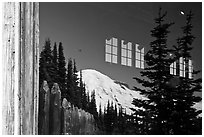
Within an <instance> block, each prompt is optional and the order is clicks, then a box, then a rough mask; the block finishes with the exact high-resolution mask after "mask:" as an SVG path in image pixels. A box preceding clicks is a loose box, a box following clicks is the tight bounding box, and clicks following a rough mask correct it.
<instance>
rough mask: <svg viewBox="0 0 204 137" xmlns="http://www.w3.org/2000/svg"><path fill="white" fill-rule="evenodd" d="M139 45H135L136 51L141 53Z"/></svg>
mask: <svg viewBox="0 0 204 137" xmlns="http://www.w3.org/2000/svg"><path fill="white" fill-rule="evenodd" d="M138 47H139V45H138V44H135V51H137V52H140V50H139V49H138Z"/></svg>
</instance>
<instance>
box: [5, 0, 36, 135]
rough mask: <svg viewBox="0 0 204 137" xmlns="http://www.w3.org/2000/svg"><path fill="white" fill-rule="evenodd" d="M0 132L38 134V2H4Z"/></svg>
mask: <svg viewBox="0 0 204 137" xmlns="http://www.w3.org/2000/svg"><path fill="white" fill-rule="evenodd" d="M2 10H3V19H2V21H3V28H2V30H3V39H2V41H3V44H2V67H3V91H2V96H3V98H2V133H3V134H37V133H38V132H37V131H38V94H39V89H38V88H39V86H38V81H39V78H38V74H39V65H38V64H39V63H38V60H39V3H33V2H29V3H19V2H16V3H14V2H4V3H3V8H2Z"/></svg>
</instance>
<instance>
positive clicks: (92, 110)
mask: <svg viewBox="0 0 204 137" xmlns="http://www.w3.org/2000/svg"><path fill="white" fill-rule="evenodd" d="M90 113H91V114H93V116H94V119H95V120H96V121H97V120H98V119H97V116H98V112H97V107H96V99H95V91H93V92H92V93H91V101H90Z"/></svg>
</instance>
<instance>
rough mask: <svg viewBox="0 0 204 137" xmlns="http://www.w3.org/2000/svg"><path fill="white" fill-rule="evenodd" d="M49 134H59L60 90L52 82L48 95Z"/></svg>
mask: <svg viewBox="0 0 204 137" xmlns="http://www.w3.org/2000/svg"><path fill="white" fill-rule="evenodd" d="M50 114H51V116H50V134H51V135H60V132H61V92H60V89H59V86H58V84H56V83H54V85H53V87H52V89H51V95H50Z"/></svg>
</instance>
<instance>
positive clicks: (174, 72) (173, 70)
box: [170, 61, 176, 75]
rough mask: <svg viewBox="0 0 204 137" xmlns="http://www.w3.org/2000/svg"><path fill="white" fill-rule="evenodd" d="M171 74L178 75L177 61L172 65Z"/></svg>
mask: <svg viewBox="0 0 204 137" xmlns="http://www.w3.org/2000/svg"><path fill="white" fill-rule="evenodd" d="M170 74H172V75H176V61H175V62H173V63H172V64H171V65H170Z"/></svg>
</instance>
